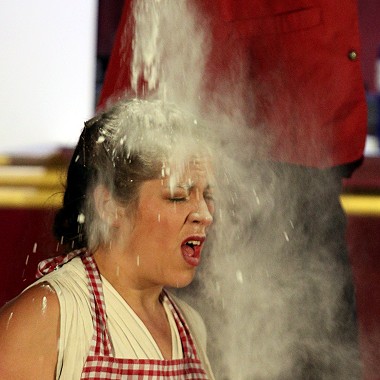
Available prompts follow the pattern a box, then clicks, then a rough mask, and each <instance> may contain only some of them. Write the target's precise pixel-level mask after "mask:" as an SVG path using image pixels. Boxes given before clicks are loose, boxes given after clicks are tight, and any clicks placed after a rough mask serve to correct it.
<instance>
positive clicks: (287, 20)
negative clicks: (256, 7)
mask: <svg viewBox="0 0 380 380" xmlns="http://www.w3.org/2000/svg"><path fill="white" fill-rule="evenodd" d="M321 23H322V11H321V8H318V7H313V8H304V9H298V10H296V11H291V12H286V13H280V14H276V15H273V16H269V17H263V18H252V19H247V20H237V21H232V22H231V27H232V29H233V30H234V31H235V33H236V34H237V36H238V37H240V38H248V37H252V36H258V35H265V34H283V33H290V32H295V31H299V30H305V29H310V28H313V27H315V26H318V25H320V24H321Z"/></svg>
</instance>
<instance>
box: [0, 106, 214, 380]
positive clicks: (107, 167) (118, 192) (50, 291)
mask: <svg viewBox="0 0 380 380" xmlns="http://www.w3.org/2000/svg"><path fill="white" fill-rule="evenodd" d="M202 134H203V131H202V129H201V128H200V126H199V125H198V123H197V121H196V120H194V118H191V117H189V116H187V115H185V114H183V113H181V112H179V111H178V110H177V109H176V108H175V107H173V106H170V105H168V104H164V103H162V102H159V101H142V100H132V101H126V102H121V103H120V104H118V105H116V106H115V107H113V108H112V109H111V110H110V111H108V112H104V113H103V114H100V115H99V116H97V117H95V118H94V119H92V120H90V121H89V122H87V123H86V124H85V128H84V129H83V132H82V134H81V137H80V139H79V143H78V145H77V147H76V149H75V152H74V154H73V158H72V160H71V163H70V166H69V169H68V176H67V186H66V191H65V195H64V202H63V208H62V209H61V210H60V211H59V212H58V214H57V216H56V220H55V226H54V227H55V233H56V236H57V238H58V239H59V240H60V241H61V243H62V244H63V245H64V246H65V247H69V248H70V252H69V253H67V254H65V255H64V256H62V257H57V258H54V259H49V260H46V261H44V262H42V263H41V264H40V266H39V273H40V275H44V276H43V277H42V278H41V279H40V280H39V281H38V282H37V283H35V284H34V285H33V286H31V287H29V288H28V289H27V290H26V291H24V292H23V293H22V294H21V295H20V296H19V297H18V298H16V299H15V300H13V301H12V302H10V303H9V304H8V305H6V306H5V308H4V309H3V310H2V312H1V317H0V377H1V378H6V379H53V378H56V379H79V378H91V379H97V378H108V379H111V378H112V379H120V378H131V379H134V378H136V379H137V378H139V379H141V378H144V379H145V378H160V379H164V378H171V379H173V378H175V379H177V378H178V379H207V378H208V379H212V378H213V375H212V372H211V369H210V366H209V362H208V359H207V356H206V353H205V352H206V351H205V338H206V336H205V329H204V325H203V322H202V320H201V318H200V316H199V315H198V314H197V313H196V312H195V311H194V310H193V309H192V308H190V306H188V305H187V304H186V303H184V302H183V301H180V300H178V299H174V297H173V296H171V295H169V294H168V293H167V291H166V290H165V289H164V287H184V286H186V285H188V284H189V283H190V282H191V281H192V279H193V277H194V275H195V272H196V268H197V266H198V265H199V264H200V260H201V252H202V248H203V245H204V243H205V239H206V237H207V232H208V229H209V227H210V226H211V224H212V221H213V212H214V205H213V197H212V176H211V174H210V159H209V157H210V152H209V151H208V149H206V148H205V145H204V144H203V143H202V141H204V140H203V137H204V136H202ZM102 376H103V377H102ZM104 376H106V377H104Z"/></svg>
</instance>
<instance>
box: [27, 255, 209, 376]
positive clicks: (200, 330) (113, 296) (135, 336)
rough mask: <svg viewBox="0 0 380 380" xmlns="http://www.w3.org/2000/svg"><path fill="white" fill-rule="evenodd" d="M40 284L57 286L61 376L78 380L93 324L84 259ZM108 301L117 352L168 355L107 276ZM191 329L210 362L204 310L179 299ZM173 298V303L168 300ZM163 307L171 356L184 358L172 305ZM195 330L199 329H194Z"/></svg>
mask: <svg viewBox="0 0 380 380" xmlns="http://www.w3.org/2000/svg"><path fill="white" fill-rule="evenodd" d="M38 282H48V283H49V284H50V285H51V286H52V287H53V289H54V290H55V292H56V294H57V297H58V300H59V304H60V339H59V343H58V362H57V371H56V379H64V380H65V379H79V378H80V376H81V373H82V370H83V365H84V363H85V361H86V358H87V355H88V352H89V348H90V345H91V339H92V336H93V333H94V326H93V322H92V317H91V305H90V299H89V290H88V285H87V276H86V272H85V268H84V266H83V264H82V261H81V259H80V258H79V257H76V258H74V259H72V260H71V261H70V262H68V263H66V264H65V265H63V266H62V267H61V268H60V269H58V270H56V271H53V272H52V273H49V274H47V275H46V276H44V277H42V278H41V279H40V280H39V281H38ZM33 285H35V284H33ZM102 285H103V292H104V300H105V304H106V310H107V326H108V330H109V333H110V336H111V339H112V344H113V347H114V350H115V356H116V357H119V358H129V359H159V360H162V359H163V356H162V354H161V351H160V349H159V348H158V346H157V344H156V342H155V340H154V339H153V337H152V335H151V334H150V332H149V331H148V329H147V328H146V327H145V325H144V324H143V322H142V321H141V320H140V318H139V317H138V316H137V315H136V313H135V312H134V311H133V310H132V309H131V307H130V306H129V305H128V304H127V303H126V302H125V300H124V299H123V298H122V297H121V296H120V295H119V293H118V292H117V291H116V290H115V289H114V288H113V286H112V285H111V284H110V283H109V282H108V281H107V280H106V279H105V278H104V277H102ZM175 301H176V303H178V306H179V307H180V309H181V311H182V312H184V314H185V316H186V321H187V322H188V324H189V325H190V327H191V329H192V334H193V336H194V339H195V341H196V344H197V349H198V351H199V355H200V357H201V359H202V361H206V366H207V367H208V366H209V363H208V360H207V357H206V356H205V346H206V329H205V326H204V323H203V321H202V319H201V317H200V316H199V314H198V313H197V312H196V311H195V310H194V309H192V308H191V307H190V306H188V305H187V304H186V303H184V302H183V301H179V300H178V299H175ZM166 302H169V301H166ZM166 302H164V304H163V305H164V308H165V311H166V315H167V318H168V321H169V325H170V330H171V336H172V358H173V359H181V358H182V356H183V353H182V345H181V339H180V337H179V334H178V330H177V326H176V323H175V320H174V317H173V314H172V313H171V311H170V310H169V306H168V304H167V303H166ZM194 330H196V331H194Z"/></svg>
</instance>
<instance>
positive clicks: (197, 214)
mask: <svg viewBox="0 0 380 380" xmlns="http://www.w3.org/2000/svg"><path fill="white" fill-rule="evenodd" d="M188 220H189V222H191V223H199V224H203V225H205V226H206V227H207V226H210V225H211V224H212V222H213V220H214V218H213V216H212V213H211V212H210V209H209V207H208V205H207V203H206V201H205V200H204V199H200V200H198V201H197V202H196V205H195V207H194V209H193V211H192V212H191V213H190V214H189V217H188Z"/></svg>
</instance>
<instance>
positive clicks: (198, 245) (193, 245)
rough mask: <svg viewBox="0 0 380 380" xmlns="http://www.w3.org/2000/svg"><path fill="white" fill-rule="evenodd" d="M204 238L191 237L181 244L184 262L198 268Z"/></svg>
mask: <svg viewBox="0 0 380 380" xmlns="http://www.w3.org/2000/svg"><path fill="white" fill-rule="evenodd" d="M204 241H205V238H204V237H194V236H192V237H189V238H187V239H186V240H185V241H184V242H183V243H182V244H181V251H182V256H183V258H184V260H185V261H186V262H187V263H188V264H190V265H192V266H198V265H199V263H200V258H201V251H202V246H203V243H204Z"/></svg>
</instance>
